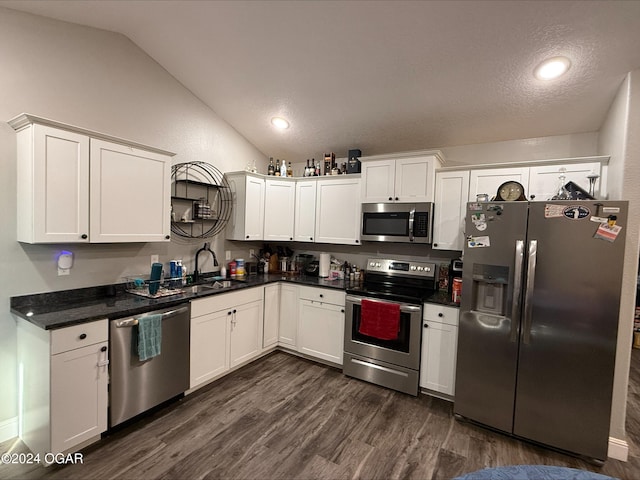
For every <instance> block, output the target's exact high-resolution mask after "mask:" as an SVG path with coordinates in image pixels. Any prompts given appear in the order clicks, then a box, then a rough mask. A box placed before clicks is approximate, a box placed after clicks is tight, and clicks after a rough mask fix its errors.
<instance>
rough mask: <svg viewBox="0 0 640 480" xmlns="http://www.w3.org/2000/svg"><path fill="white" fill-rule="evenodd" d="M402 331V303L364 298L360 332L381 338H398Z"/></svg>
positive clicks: (361, 308) (361, 309)
mask: <svg viewBox="0 0 640 480" xmlns="http://www.w3.org/2000/svg"><path fill="white" fill-rule="evenodd" d="M399 331H400V305H398V304H397V303H386V302H377V301H373V300H362V303H361V306H360V328H358V332H360V333H361V334H362V335H367V336H368V337H373V338H377V339H379V340H397V339H398V332H399Z"/></svg>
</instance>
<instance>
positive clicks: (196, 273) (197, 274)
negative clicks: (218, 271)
mask: <svg viewBox="0 0 640 480" xmlns="http://www.w3.org/2000/svg"><path fill="white" fill-rule="evenodd" d="M200 252H209V253H211V256H213V266H214V267H217V266H218V259H217V258H216V254H215V253H214V252H213V250H211V244H210V243H209V242H205V243H204V247H202V248H201V249H200V250H198V251H197V252H196V261H195V270H194V272H193V280H194V281H196V282H197V281H198V279H199V277H200V271H199V270H198V256H199V255H200Z"/></svg>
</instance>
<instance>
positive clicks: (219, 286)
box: [183, 280, 243, 294]
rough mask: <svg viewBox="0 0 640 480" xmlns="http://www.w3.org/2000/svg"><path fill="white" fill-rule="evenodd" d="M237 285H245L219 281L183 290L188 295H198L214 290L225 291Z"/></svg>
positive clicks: (236, 281) (232, 281) (235, 281)
mask: <svg viewBox="0 0 640 480" xmlns="http://www.w3.org/2000/svg"><path fill="white" fill-rule="evenodd" d="M237 283H243V282H240V281H238V280H217V281H215V282H213V283H201V284H198V285H192V286H190V287H185V288H183V290H184V291H185V292H186V293H193V294H197V293H204V292H210V291H212V290H224V289H227V288H231V287H232V286H233V285H235V284H237Z"/></svg>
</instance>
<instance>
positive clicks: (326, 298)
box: [299, 286, 345, 307]
mask: <svg viewBox="0 0 640 480" xmlns="http://www.w3.org/2000/svg"><path fill="white" fill-rule="evenodd" d="M299 289H300V290H299V292H300V293H299V298H301V299H304V300H312V301H316V302H323V303H331V304H333V305H339V306H341V307H344V304H345V302H344V297H345V293H344V291H342V290H332V289H329V288H316V287H302V286H301V287H299Z"/></svg>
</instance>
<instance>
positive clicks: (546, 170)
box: [526, 162, 606, 201]
mask: <svg viewBox="0 0 640 480" xmlns="http://www.w3.org/2000/svg"><path fill="white" fill-rule="evenodd" d="M600 174H601V169H600V163H598V162H593V163H574V164H571V163H569V164H557V165H543V166H540V167H531V168H530V169H529V189H528V190H527V192H526V195H527V198H529V199H531V200H537V201H545V200H550V199H551V197H553V196H554V195H555V194H556V193H558V190H559V187H560V175H564V176H565V179H564V184H563V185H566V184H567V183H568V182H573V183H575V184H576V185H578V186H579V187H580V188H582V189H583V190H585V191H586V192H588V191H589V179H588V178H587V177H588V176H589V175H600ZM601 185H602V178H598V180H597V183H596V187H597V188H596V189H595V192H594V193H595V195H594V196H595V197H596V198H603V197H604V195H606V192H605V191H604V189H603V188H601Z"/></svg>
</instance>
